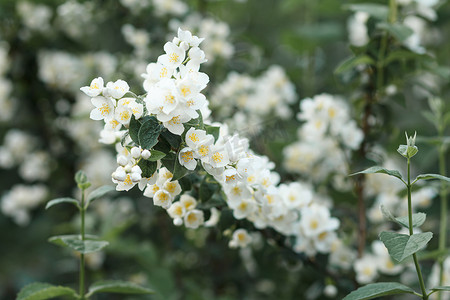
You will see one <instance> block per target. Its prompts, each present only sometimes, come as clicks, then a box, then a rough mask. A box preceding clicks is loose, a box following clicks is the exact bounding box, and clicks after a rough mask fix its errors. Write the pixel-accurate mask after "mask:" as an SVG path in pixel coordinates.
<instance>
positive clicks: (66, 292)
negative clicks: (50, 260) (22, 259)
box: [16, 282, 76, 300]
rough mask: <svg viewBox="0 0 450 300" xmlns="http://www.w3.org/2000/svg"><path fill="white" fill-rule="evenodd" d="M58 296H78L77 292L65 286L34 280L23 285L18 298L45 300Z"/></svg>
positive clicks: (20, 299)
mask: <svg viewBox="0 0 450 300" xmlns="http://www.w3.org/2000/svg"><path fill="white" fill-rule="evenodd" d="M58 296H72V297H74V298H75V297H76V292H75V291H74V290H72V289H71V288H68V287H64V286H55V285H51V284H48V283H42V282H34V283H31V284H28V285H26V286H25V287H23V288H22V289H21V290H20V292H19V294H18V295H17V299H16V300H43V299H51V298H55V297H58Z"/></svg>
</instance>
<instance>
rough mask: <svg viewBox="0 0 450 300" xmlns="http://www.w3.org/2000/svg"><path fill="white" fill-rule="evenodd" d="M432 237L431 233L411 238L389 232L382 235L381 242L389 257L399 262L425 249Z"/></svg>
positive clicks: (414, 235) (419, 234) (418, 234)
mask: <svg viewBox="0 0 450 300" xmlns="http://www.w3.org/2000/svg"><path fill="white" fill-rule="evenodd" d="M432 237H433V233H431V232H423V233H416V234H413V235H411V236H409V235H406V234H400V233H396V232H387V231H383V232H382V233H380V240H381V241H382V242H383V243H384V245H385V246H386V248H387V249H388V251H389V255H390V256H391V257H392V258H393V259H395V260H396V261H398V262H401V261H403V260H404V259H405V258H407V257H408V256H410V255H412V254H414V253H416V252H417V251H419V250H420V249H422V248H423V247H425V246H426V244H427V243H428V242H429V241H430V240H431V238H432Z"/></svg>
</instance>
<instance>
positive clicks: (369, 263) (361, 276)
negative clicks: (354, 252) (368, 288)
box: [354, 254, 378, 284]
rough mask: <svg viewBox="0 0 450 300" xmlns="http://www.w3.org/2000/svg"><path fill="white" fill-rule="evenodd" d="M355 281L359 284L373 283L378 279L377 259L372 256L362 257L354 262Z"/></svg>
mask: <svg viewBox="0 0 450 300" xmlns="http://www.w3.org/2000/svg"><path fill="white" fill-rule="evenodd" d="M354 268H355V272H356V280H357V281H358V283H360V284H367V283H371V282H373V281H374V280H375V279H376V278H377V277H378V272H377V259H376V258H375V257H374V256H372V255H368V254H366V255H364V256H363V257H362V258H359V259H357V260H356V261H355V264H354Z"/></svg>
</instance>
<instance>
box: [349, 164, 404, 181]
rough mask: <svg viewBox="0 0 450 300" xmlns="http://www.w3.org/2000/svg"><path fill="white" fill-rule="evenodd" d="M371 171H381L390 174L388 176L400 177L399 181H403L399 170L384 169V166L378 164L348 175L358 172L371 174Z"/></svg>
mask: <svg viewBox="0 0 450 300" xmlns="http://www.w3.org/2000/svg"><path fill="white" fill-rule="evenodd" d="M373 173H381V174H387V175H390V176H394V177H397V178H398V179H400V180H401V181H403V182H404V180H403V178H402V174H400V172H399V171H397V170H388V169H385V168H383V167H379V166H374V167H370V168H368V169H365V170H364V171H360V172H356V173H353V174H350V175H349V176H354V175H358V174H373Z"/></svg>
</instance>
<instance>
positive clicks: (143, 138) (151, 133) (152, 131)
mask: <svg viewBox="0 0 450 300" xmlns="http://www.w3.org/2000/svg"><path fill="white" fill-rule="evenodd" d="M163 128H164V127H163V126H162V125H161V124H159V122H158V120H156V118H155V117H150V118H148V120H147V121H145V122H144V123H143V124H142V126H141V128H139V133H138V138H139V145H140V146H141V147H142V149H147V150H150V149H151V148H152V147H153V146H155V145H156V144H157V143H158V137H159V134H160V133H161V131H162V130H163Z"/></svg>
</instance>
